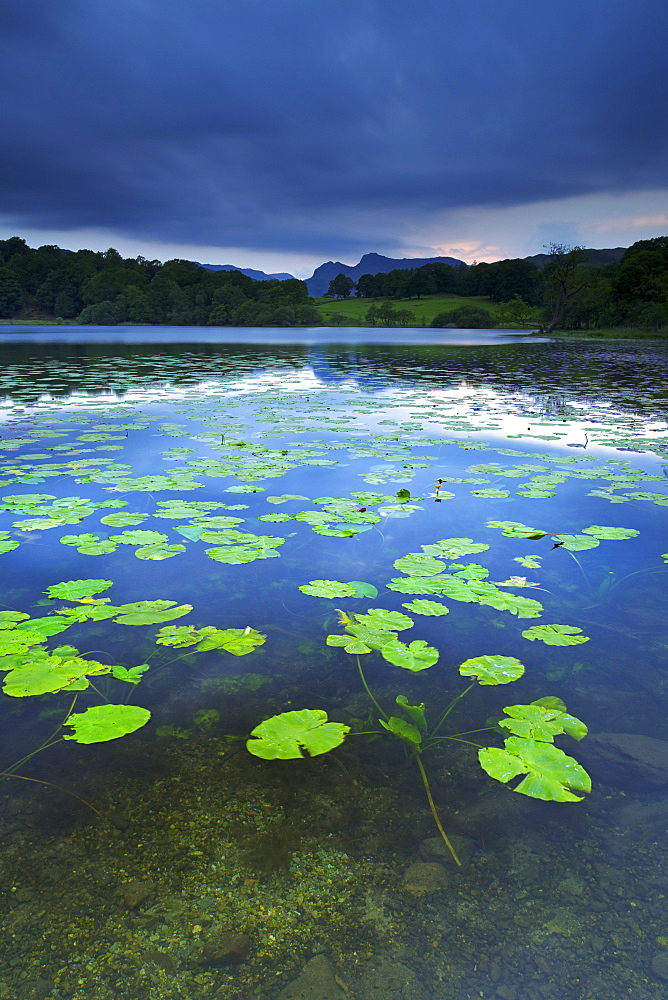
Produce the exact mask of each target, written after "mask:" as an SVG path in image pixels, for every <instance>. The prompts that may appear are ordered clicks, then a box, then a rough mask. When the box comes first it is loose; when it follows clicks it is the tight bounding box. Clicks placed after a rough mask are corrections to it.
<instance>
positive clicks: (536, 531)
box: [486, 521, 547, 539]
mask: <svg viewBox="0 0 668 1000" xmlns="http://www.w3.org/2000/svg"><path fill="white" fill-rule="evenodd" d="M486 525H487V527H488V528H502V529H503V534H504V535H505V536H506V538H533V539H538V538H544V537H545V535H547V531H541V530H540V528H530V527H529V526H528V525H527V524H521V523H520V522H519V521H487V522H486Z"/></svg>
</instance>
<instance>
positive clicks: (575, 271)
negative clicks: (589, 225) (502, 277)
mask: <svg viewBox="0 0 668 1000" xmlns="http://www.w3.org/2000/svg"><path fill="white" fill-rule="evenodd" d="M547 249H548V250H549V253H550V257H551V260H550V262H549V263H548V264H546V266H545V268H544V270H543V280H544V282H545V293H546V295H545V305H546V308H547V310H548V314H549V315H550V319H549V321H548V324H547V326H546V328H545V333H552V331H553V330H556V328H557V327H558V326H559V325H560V323H561V321H562V319H563V317H564V313H565V312H566V307H567V306H568V305H569V304H570V303H571V302H572V301H573V300H574V299H575V298H576V297H577V296H578V295H579V294H580V293H581V292H582V291H583V290H584V289H585V287H586V285H587V271H586V269H585V268H584V267H583V265H584V262H585V260H586V258H587V252H586V250H585V249H584V247H579V246H576V247H571V246H566V245H565V244H563V243H551V244H550V245H549V247H548V248H547Z"/></svg>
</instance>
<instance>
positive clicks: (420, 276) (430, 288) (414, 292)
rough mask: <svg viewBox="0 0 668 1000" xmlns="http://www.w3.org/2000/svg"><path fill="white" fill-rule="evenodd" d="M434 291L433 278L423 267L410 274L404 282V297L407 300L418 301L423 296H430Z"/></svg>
mask: <svg viewBox="0 0 668 1000" xmlns="http://www.w3.org/2000/svg"><path fill="white" fill-rule="evenodd" d="M435 291H436V282H435V281H434V278H433V277H432V275H431V274H430V273H429V271H426V270H425V269H424V267H418V268H416V269H415V270H414V271H411V272H410V276H409V278H408V281H407V282H406V296H407V297H408V298H409V299H412V298H416V299H419V298H421V297H422V296H423V295H432V294H433V293H434V292H435Z"/></svg>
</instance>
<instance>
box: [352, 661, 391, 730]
mask: <svg viewBox="0 0 668 1000" xmlns="http://www.w3.org/2000/svg"><path fill="white" fill-rule="evenodd" d="M356 659H357V669H358V671H359V675H360V678H361V679H362V684H363V685H364V690H365V691H366V693H367V694H368V695H369V697H370V698H371V701H372V702H373V703H374V705H375V706H376V708H377V709H378V711H379V712H380V714H381V715H382V716H383V718H384V719H389V715H388V714H387V712H385V711H384V710H383V709H382V708H381V707H380V705H379V704H378V702H377V701H376V699H375V698H374V696H373V695H372V693H371V689H370V687H369V685H368V684H367V682H366V677H365V676H364V671H363V670H362V664H361V662H360V658H359V655H358V656H357V657H356Z"/></svg>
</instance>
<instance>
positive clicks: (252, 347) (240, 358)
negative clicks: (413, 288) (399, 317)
mask: <svg viewBox="0 0 668 1000" xmlns="http://www.w3.org/2000/svg"><path fill="white" fill-rule="evenodd" d="M0 345H1V346H0V350H1V355H2V365H1V366H0V392H2V393H3V394H7V395H8V396H10V397H12V398H13V399H16V400H17V401H30V402H33V401H34V400H35V399H36V398H37V397H38V396H39V395H40V394H41V393H50V394H51V395H53V396H63V395H68V394H70V393H72V392H75V391H77V392H81V391H83V392H90V393H109V392H110V391H111V392H114V393H117V394H118V395H119V396H121V397H122V396H123V395H124V394H125V393H126V392H128V391H131V390H136V389H144V390H146V389H149V390H150V389H154V390H156V391H158V390H159V389H160V387H164V388H166V389H168V388H170V387H171V388H174V387H179V386H191V387H193V386H195V385H197V384H198V383H201V382H214V383H215V382H216V381H224V382H226V383H227V384H229V382H230V381H232V382H234V381H235V380H244V379H248V378H251V379H252V378H253V377H259V376H260V375H262V376H267V377H272V376H277V377H278V378H280V377H281V376H282V374H284V373H286V372H289V373H290V374H296V375H298V374H299V373H302V372H304V373H309V374H312V375H313V376H314V377H315V378H316V379H317V380H318V381H319V382H320V383H321V384H322V385H324V386H328V385H342V384H343V383H345V382H350V383H351V384H352V385H355V386H357V387H358V388H360V389H361V390H362V391H364V392H378V391H380V390H382V389H383V388H386V387H389V386H393V387H397V386H402V387H405V388H412V387H414V388H418V387H419V388H423V389H425V390H438V389H444V388H450V387H453V386H458V385H460V384H461V383H462V382H466V383H467V384H468V385H469V386H470V388H471V394H472V395H474V394H475V392H476V390H486V391H493V392H496V393H498V394H500V395H501V396H503V395H507V394H512V395H513V396H514V397H515V398H517V395H518V394H523V395H526V396H527V405H532V404H533V405H532V409H533V412H534V413H535V412H536V409H537V410H538V412H540V413H541V414H542V415H544V416H545V417H554V416H557V417H559V416H562V415H563V416H567V415H568V413H569V410H568V407H569V400H572V399H577V400H579V401H582V402H586V401H587V400H591V401H597V402H601V401H604V400H609V401H610V402H611V403H612V404H614V405H615V406H617V407H619V408H621V409H623V410H625V411H626V412H629V413H632V412H633V413H636V414H638V416H642V417H647V416H649V415H650V414H652V413H655V414H657V415H663V414H664V412H665V400H664V399H662V398H661V393H662V384H661V373H662V372H665V370H666V367H667V364H666V362H667V360H668V352H667V350H666V348H665V347H663V346H662V345H655V344H645V343H643V344H638V345H630V344H628V343H624V344H621V345H619V344H614V343H609V344H605V345H603V346H602V345H599V344H594V343H579V344H569V343H566V342H559V341H556V342H553V343H536V342H523V343H521V344H499V345H489V346H479V347H452V346H442V345H411V344H391V345H359V344H356V345H342V344H317V345H306V344H300V343H297V344H271V345H269V344H248V343H240V344H220V343H193V342H184V343H165V344H150V343H127V342H123V343H113V344H101V343H98V344H96V343H94V342H91V343H67V342H51V343H40V344H37V343H28V342H26V343H16V342H12V343H7V342H5V343H4V344H2V342H1V341H0Z"/></svg>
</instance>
